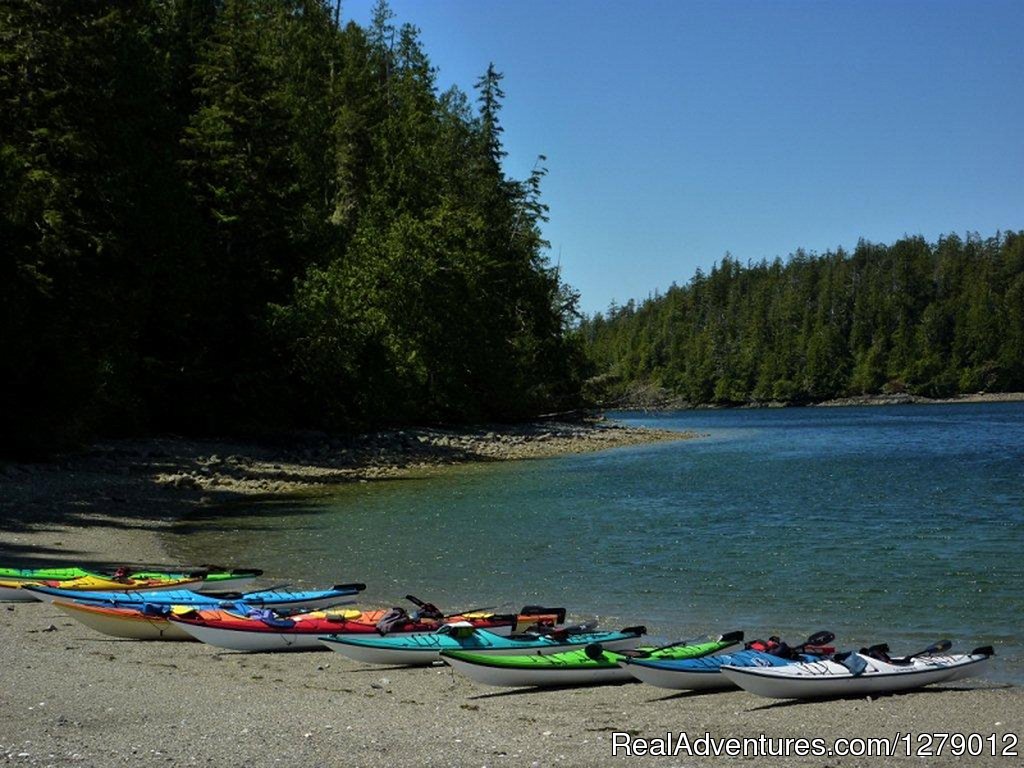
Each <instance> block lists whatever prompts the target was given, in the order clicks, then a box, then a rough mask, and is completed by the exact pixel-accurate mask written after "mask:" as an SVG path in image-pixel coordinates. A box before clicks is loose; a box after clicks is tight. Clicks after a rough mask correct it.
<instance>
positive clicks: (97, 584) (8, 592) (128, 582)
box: [0, 576, 203, 603]
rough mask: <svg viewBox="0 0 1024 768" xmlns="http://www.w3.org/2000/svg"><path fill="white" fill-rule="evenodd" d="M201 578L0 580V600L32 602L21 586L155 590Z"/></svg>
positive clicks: (199, 582) (197, 582)
mask: <svg viewBox="0 0 1024 768" xmlns="http://www.w3.org/2000/svg"><path fill="white" fill-rule="evenodd" d="M202 584H203V580H202V579H176V580H174V581H168V580H163V579H107V578H103V577H101V576H82V577H80V578H77V579H61V580H50V579H47V580H40V581H21V580H14V581H9V580H0V601H7V602H21V603H28V602H34V601H35V600H37V599H38V598H37V597H36V596H35V595H33V594H32V593H31V592H29V591H28V590H26V589H22V587H23V586H39V585H42V586H44V587H57V588H58V589H81V590H94V591H95V590H105V591H111V592H114V591H118V592H120V591H124V590H132V591H140V590H146V591H150V590H152V591H156V590H164V589H191V588H193V587H197V586H201V585H202Z"/></svg>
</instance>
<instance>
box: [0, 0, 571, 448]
mask: <svg viewBox="0 0 1024 768" xmlns="http://www.w3.org/2000/svg"><path fill="white" fill-rule="evenodd" d="M341 12H342V8H341V4H340V3H337V2H326V0H125V1H124V2H118V3H110V2H101V1H99V0H5V2H4V4H3V10H2V12H0V101H2V104H3V108H2V109H0V242H2V244H3V245H2V249H3V257H2V261H0V323H2V333H0V378H2V380H3V386H4V391H5V393H6V397H5V398H4V400H5V407H4V408H3V410H2V415H0V433H2V434H3V435H4V439H3V441H2V443H3V445H2V448H0V451H2V452H5V453H7V454H13V455H20V456H30V455H34V454H39V453H47V452H50V451H52V450H54V449H55V448H59V447H61V446H71V445H74V444H76V442H77V441H81V440H82V439H88V438H89V437H92V436H97V435H112V436H117V435H127V434H139V433H153V432H171V433H175V434H197V435H202V434H224V433H235V434H257V435H258V434H266V433H274V432H279V431H284V430H294V429H323V430H354V429H361V428H366V427H370V426H374V425H382V424H393V423H408V422H425V423H434V422H449V423H450V422H460V421H480V420H485V419H496V420H502V419H519V418H523V417H528V416H531V415H535V414H538V413H542V412H545V411H554V410H558V409H560V408H564V407H571V406H574V405H575V404H576V403H577V401H578V397H579V392H580V382H581V376H582V375H583V374H584V372H585V370H586V366H585V361H584V357H583V355H584V353H583V349H582V347H581V344H580V340H579V336H578V334H577V333H575V332H574V331H573V325H574V323H575V322H576V320H577V317H578V316H577V315H576V301H577V296H576V294H575V293H574V292H573V291H572V290H570V289H569V288H568V287H567V286H566V285H565V284H564V283H563V282H562V281H561V279H560V277H559V273H558V270H557V269H556V268H554V267H553V266H552V265H551V264H550V263H549V261H548V259H547V257H546V251H547V244H546V243H545V242H544V240H543V238H542V233H541V229H540V227H541V224H542V223H543V221H545V220H546V215H547V208H546V206H545V204H544V203H543V202H542V199H541V190H540V187H541V181H542V178H543V176H544V173H545V170H544V168H543V157H541V158H539V161H538V164H537V166H536V169H535V171H534V172H533V173H532V174H531V175H530V176H529V178H526V179H513V178H510V177H508V176H507V175H506V174H505V172H504V171H503V167H502V164H503V159H504V157H505V152H504V150H503V145H502V126H501V120H500V112H501V108H502V103H503V99H504V93H503V91H502V75H501V73H500V72H499V71H498V70H497V69H496V68H495V67H494V66H493V65H492V66H490V67H487V66H486V63H484V66H482V67H481V75H480V77H479V80H478V81H477V82H476V83H474V84H473V90H472V91H471V92H470V93H467V92H464V91H463V90H460V89H459V88H455V87H453V88H451V89H448V90H445V91H443V92H442V91H441V90H440V89H439V87H438V85H437V72H436V70H435V68H434V67H433V66H432V65H431V62H430V59H429V57H428V55H427V52H426V51H425V50H424V49H423V46H422V44H421V42H420V39H419V33H418V30H417V29H416V28H415V27H414V26H413V25H411V24H409V23H404V24H398V22H397V21H396V20H395V18H394V15H393V13H392V11H391V10H390V9H389V7H388V5H387V4H386V2H383V0H382V2H380V3H379V4H378V5H377V7H376V9H375V12H374V16H373V20H372V22H371V23H370V24H368V25H367V26H366V27H365V28H364V27H362V26H359V25H357V24H355V23H353V22H351V21H346V20H345V19H344V18H343V17H342V13H341Z"/></svg>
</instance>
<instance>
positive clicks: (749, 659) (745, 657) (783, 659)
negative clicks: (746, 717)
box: [619, 631, 836, 691]
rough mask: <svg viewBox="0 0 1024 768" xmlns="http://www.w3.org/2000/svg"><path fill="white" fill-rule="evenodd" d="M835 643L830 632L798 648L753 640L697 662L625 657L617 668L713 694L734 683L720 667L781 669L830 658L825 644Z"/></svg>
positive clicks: (639, 677)
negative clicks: (743, 646) (743, 645)
mask: <svg viewBox="0 0 1024 768" xmlns="http://www.w3.org/2000/svg"><path fill="white" fill-rule="evenodd" d="M833 640H835V635H834V634H833V633H832V632H828V631H821V632H816V633H815V634H813V635H811V636H810V637H809V638H807V640H806V641H805V642H804V643H802V644H801V645H798V646H796V647H795V648H793V647H790V646H789V645H787V644H785V643H784V642H782V640H780V639H779V638H778V637H771V638H769V639H768V640H767V641H766V640H754V641H751V642H749V643H747V645H746V648H745V649H744V650H741V651H734V652H732V653H720V654H716V655H714V656H703V657H701V658H698V659H649V658H648V659H641V658H637V659H633V658H628V657H627V658H626V659H623V660H622V661H620V662H619V665H620V666H621V667H623V668H624V669H625V670H627V671H628V672H629V673H630V674H631V675H632V676H633V677H635V678H636V679H637V680H639V681H641V682H643V683H647V684H648V685H653V686H656V687H658V688H670V689H672V690H677V691H679V690H683V691H715V690H726V689H729V688H735V687H736V683H734V682H733V681H732V680H730V679H729V678H728V677H726V676H725V675H723V674H722V667H723V666H725V665H726V664H728V665H729V666H732V667H783V666H786V665H788V664H796V663H800V662H805V661H817V660H819V659H822V658H826V657H828V656H831V655H832V654H834V653H835V652H836V649H835V648H834V647H832V646H831V645H829V643H831V642H832V641H833Z"/></svg>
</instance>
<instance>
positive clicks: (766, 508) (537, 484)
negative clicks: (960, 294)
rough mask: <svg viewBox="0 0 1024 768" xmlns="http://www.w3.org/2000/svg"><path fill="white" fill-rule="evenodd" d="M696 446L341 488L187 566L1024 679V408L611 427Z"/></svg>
mask: <svg viewBox="0 0 1024 768" xmlns="http://www.w3.org/2000/svg"><path fill="white" fill-rule="evenodd" d="M612 417H613V418H616V419H618V420H620V421H623V422H627V423H630V424H645V425H653V426H658V427H664V428H670V429H680V430H697V431H699V432H701V433H706V435H707V436H706V437H703V438H701V439H699V440H691V441H685V442H679V443H670V444H659V445H650V446H641V447H631V448H621V449H615V450H610V451H605V452H602V453H598V454H590V455H583V456H572V457H567V458H559V459H551V460H543V461H523V462H507V463H499V464H494V465H487V466H472V467H462V468H456V469H451V470H444V471H438V472H436V473H434V474H432V475H430V476H426V477H423V478H417V479H411V480H395V481H388V482H378V483H369V484H359V485H353V486H352V487H350V488H346V489H344V490H343V491H342V492H340V493H338V494H336V495H333V496H331V497H328V498H318V499H311V500H306V501H302V502H287V503H280V502H275V503H272V504H262V505H258V506H249V507H245V508H241V509H240V508H237V507H236V508H234V509H232V510H230V513H229V514H223V515H221V516H218V515H216V514H214V515H212V516H209V514H208V516H207V517H205V518H196V519H193V520H190V521H187V522H186V523H185V524H184V525H183V526H182V527H181V528H180V529H179V532H178V533H177V534H175V535H174V536H172V537H171V540H170V542H169V546H170V548H171V550H172V551H173V552H174V553H175V554H176V555H177V556H179V557H180V558H181V559H182V560H187V561H192V562H200V561H211V560H212V561H216V562H229V563H234V564H238V565H255V566H260V567H263V568H265V569H266V570H267V572H268V574H269V575H270V576H271V577H272V578H275V579H280V580H281V581H289V582H291V583H295V584H303V585H306V586H313V585H327V584H330V583H334V582H338V581H355V580H362V581H365V582H366V583H367V584H368V585H369V589H368V590H367V593H366V596H367V600H368V601H383V602H385V603H390V602H395V601H397V602H395V604H398V603H399V602H400V601H401V598H402V596H403V595H405V594H406V593H407V592H411V593H413V594H416V595H419V596H421V597H423V598H426V599H429V600H431V601H433V602H435V603H437V604H438V605H440V606H441V607H443V608H452V609H455V608H472V607H482V606H497V607H501V608H511V607H518V606H519V605H522V604H525V603H543V604H546V605H565V606H567V607H569V608H570V610H571V612H572V613H573V614H574V615H575V616H577V617H580V618H591V617H598V618H600V620H601V622H602V624H604V625H606V626H615V625H623V624H636V623H644V624H646V625H647V626H648V627H649V629H650V631H651V632H652V633H653V634H655V635H657V636H660V637H663V638H666V639H677V638H681V637H693V636H697V635H699V634H702V633H718V632H722V631H727V630H731V629H745V630H747V632H748V637H751V636H754V635H759V636H760V635H768V634H772V633H779V634H783V635H784V636H785V637H786V638H789V639H791V641H799V640H800V639H801V638H802V637H804V636H806V635H807V634H810V633H811V632H813V631H815V630H818V629H831V630H833V631H834V632H836V634H837V636H838V637H837V644H839V645H840V646H843V647H853V646H858V645H861V644H866V643H871V642H882V641H886V642H889V644H890V645H891V646H892V648H893V650H894V651H897V652H899V651H903V652H910V651H913V650H917V649H919V648H923V647H924V646H926V645H928V644H929V643H930V642H932V641H934V640H937V639H941V638H944V637H948V638H950V639H952V640H953V641H954V642H955V644H956V645H955V647H956V648H959V649H962V650H970V649H971V648H973V647H974V646H977V645H983V644H993V645H995V646H996V649H997V653H998V654H999V657H998V659H997V663H996V664H995V666H994V668H993V676H994V677H998V678H1002V679H1007V680H1014V681H1018V682H1024V639H1022V637H1021V630H1022V629H1024V621H1022V620H1021V617H1022V616H1024V556H1022V552H1021V549H1022V545H1024V404H1019V403H1014V404H984V405H955V406H941V405H934V406H907V407H879V408H837V409H810V408H804V409H785V410H728V411H685V412H673V413H665V414H655V415H652V414H640V413H629V412H624V413H617V414H612Z"/></svg>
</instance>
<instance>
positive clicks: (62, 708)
mask: <svg viewBox="0 0 1024 768" xmlns="http://www.w3.org/2000/svg"><path fill="white" fill-rule="evenodd" d="M680 437H686V435H680V434H679V433H659V432H649V431H645V430H635V429H625V428H621V427H615V426H614V425H610V424H607V423H601V422H597V423H593V424H588V425H579V424H565V425H559V424H551V423H545V424H543V425H533V426H530V427H520V428H516V429H512V430H510V429H507V428H504V429H498V428H494V429H481V430H467V431H459V432H453V431H442V430H407V431H403V432H400V433H399V432H390V433H380V434H378V435H374V436H367V437H364V438H358V439H354V440H352V441H344V440H337V439H334V438H330V437H327V436H323V435H312V436H305V437H303V439H302V440H300V441H298V442H292V443H289V444H288V445H284V446H282V445H274V446H268V445H246V444H237V443H223V442H217V443H213V442H198V441H183V440H175V439H167V440H148V441H136V442H112V443H105V444H100V445H97V446H95V447H93V448H92V449H90V450H89V451H85V452H83V453H82V454H79V455H76V456H68V457H63V458H61V459H60V460H59V461H57V462H55V463H52V464H47V465H36V466H25V465H14V466H12V465H8V466H6V467H3V468H2V476H0V560H2V561H3V562H4V563H5V564H6V563H8V562H10V563H23V564H25V565H32V564H36V563H39V564H42V563H49V562H57V561H62V562H63V561H67V562H87V563H96V564H115V563H121V562H124V561H129V562H134V563H167V564H170V563H168V561H167V559H166V555H165V554H164V552H163V549H162V547H161V543H160V535H161V532H162V531H163V530H165V529H166V528H167V527H168V526H169V525H171V523H172V522H173V521H174V520H175V519H177V517H178V516H180V515H181V514H184V513H185V512H186V511H188V510H189V509H192V508H194V507H195V506H197V505H212V504H218V503H221V502H224V501H230V500H233V499H238V498H241V497H245V496H261V495H263V496H266V495H279V494H283V493H296V492H309V491H311V490H316V489H324V488H327V489H329V488H330V486H331V484H333V483H341V482H351V481H354V480H360V479H366V480H372V479H373V478H375V477H387V476H394V475H395V474H396V473H403V472H414V471H418V470H422V469H423V468H424V467H429V466H435V465H438V464H446V463H453V462H462V461H483V460H500V459H503V458H528V457H531V456H547V455H556V454H558V453H564V452H570V451H578V450H600V449H604V448H610V447H614V446H617V445H627V444H634V443H639V442H646V441H651V440H667V439H679V438H680ZM238 565H243V566H249V565H255V566H258V565H259V563H255V562H254V563H239V564H238ZM371 576H372V575H371V574H367V579H366V580H367V581H368V582H370V589H369V590H368V591H367V602H372V599H373V593H372V589H373V585H372V578H371ZM0 616H2V620H0V642H2V644H3V648H4V658H3V663H2V664H0V712H2V717H0V762H2V763H3V764H10V765H32V766H65V765H75V766H97V767H99V766H111V765H122V764H130V765H154V766H156V765H161V766H177V765H211V766H275V765H289V764H293V763H301V764H315V765H322V766H341V765H345V766H395V765H398V766H418V765H436V766H448V765H453V766H454V765H459V766H502V765H507V766H523V765H526V766H535V765H536V766H552V765H565V766H605V765H622V764H628V763H629V762H632V761H635V760H639V761H641V762H644V763H649V764H651V765H665V766H702V765H726V764H730V763H735V762H736V761H737V760H739V759H742V758H730V757H717V758H714V757H712V758H707V757H700V756H691V755H688V754H687V753H686V752H685V751H684V752H683V753H681V754H678V755H676V756H672V757H657V756H656V757H643V758H638V757H631V756H629V755H628V754H627V753H626V752H625V750H624V749H620V751H619V754H618V755H614V754H613V750H612V744H613V734H615V733H617V732H618V733H621V734H626V735H625V736H619V737H618V740H619V741H620V742H621V741H624V740H625V739H626V738H633V737H637V738H647V739H659V738H660V739H664V738H665V736H666V734H668V733H672V734H673V738H675V739H676V740H677V742H676V743H678V734H679V733H681V732H682V733H685V734H687V736H688V737H689V738H690V739H697V738H699V737H703V736H704V735H705V734H710V736H711V737H713V738H715V739H722V738H729V737H736V738H748V739H753V738H757V737H759V736H761V735H762V734H763V735H765V736H766V737H769V738H770V739H772V740H773V741H774V740H777V739H781V738H800V737H803V738H807V739H813V738H821V739H824V740H825V741H826V742H827V744H828V746H831V745H832V742H833V740H835V739H839V738H845V739H853V738H858V737H860V738H879V737H888V738H893V737H896V735H897V734H908V733H909V734H911V737H912V740H911V744H912V746H913V747H915V748H918V747H922V746H925V745H926V743H927V741H926V740H919V736H920V735H921V734H931V733H964V734H968V733H977V734H980V735H981V736H982V737H989V736H990V735H993V734H994V735H995V736H996V738H995V739H994V743H995V746H996V747H997V751H1002V750H1003V749H1004V748H1009V747H1011V746H1013V743H1012V741H1004V740H1003V737H1004V735H1005V734H1010V735H1011V738H1012V737H1019V736H1020V734H1021V733H1022V731H1024V728H1022V719H1024V718H1022V715H1021V713H1022V712H1024V697H1022V695H1021V691H1020V690H1019V689H1018V688H1016V687H1010V686H1006V685H1002V684H998V683H991V682H986V681H983V680H982V681H974V680H969V681H964V682H961V683H958V684H955V685H951V686H939V687H935V688H932V689H926V690H924V691H921V692H918V693H914V694H907V695H902V696H891V697H883V698H879V699H874V700H869V699H856V700H848V701H828V702H820V703H801V704H791V703H780V702H775V701H772V700H768V699H758V698H755V697H753V696H751V695H749V694H746V693H743V692H735V693H723V694H713V695H687V694H683V695H673V694H672V693H671V692H669V691H662V690H659V689H655V688H651V687H648V686H643V685H640V684H633V685H622V686H605V687H597V688H581V689H572V690H551V691H539V692H538V691H526V692H521V691H512V692H509V691H507V690H505V689H492V688H485V687H483V686H479V685H477V684H475V683H473V682H470V681H467V680H465V679H464V678H461V677H456V676H454V675H453V673H452V672H451V671H450V670H448V669H447V668H444V667H441V668H428V669H414V670H410V669H385V668H378V667H368V666H365V665H360V664H356V663H354V662H350V661H348V660H346V659H344V658H343V657H341V656H340V655H338V654H334V653H331V652H329V651H326V650H325V651H324V652H320V653H317V652H313V653H298V654H264V655H255V654H236V653H220V652H217V651H216V650H215V649H213V648H210V647H207V646H203V645H200V644H193V643H144V642H133V641H126V640H118V639H115V638H111V637H106V636H103V635H99V634H96V633H94V632H92V631H91V630H88V629H86V628H85V627H83V626H81V625H79V624H77V623H74V622H72V621H71V620H70V619H68V618H66V617H65V616H64V615H63V614H60V613H59V612H58V611H57V610H56V609H53V608H51V607H49V606H46V605H43V604H38V603H36V604H6V605H0ZM640 618H642V617H638V619H640ZM936 743H937V742H934V743H933V749H934V746H935V744H936ZM989 743H990V742H989V741H985V742H984V744H985V748H986V750H988V745H989ZM775 745H776V747H778V746H779V745H778V742H775ZM904 749H905V743H904V742H902V741H901V742H899V744H898V745H897V746H896V752H895V754H894V756H892V757H889V758H883V759H880V758H878V757H874V756H871V757H867V756H865V757H834V756H823V757H796V756H790V757H784V758H777V757H774V758H770V759H767V758H766V759H758V760H754V764H755V765H760V764H766V763H768V762H769V761H770V762H771V764H774V765H783V766H790V765H792V766H805V765H806V766H823V767H824V766H862V765H863V766H877V765H882V764H885V765H888V764H907V765H911V764H913V765H922V764H924V765H933V764H954V763H959V762H961V761H965V760H966V761H968V764H970V765H993V766H997V765H1014V764H1019V758H1017V757H1011V756H1004V755H1001V754H1000V755H995V756H993V755H991V754H987V755H985V756H981V757H971V758H964V757H956V756H955V755H953V754H952V753H951V752H950V750H949V747H948V746H947V747H946V749H945V751H944V754H943V755H942V756H939V757H924V758H923V757H920V756H917V757H907V756H906V754H905V751H904ZM1015 749H1016V751H1017V752H1018V754H1019V753H1020V750H1021V749H1022V747H1021V745H1019V744H1017V745H1016V747H1015Z"/></svg>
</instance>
